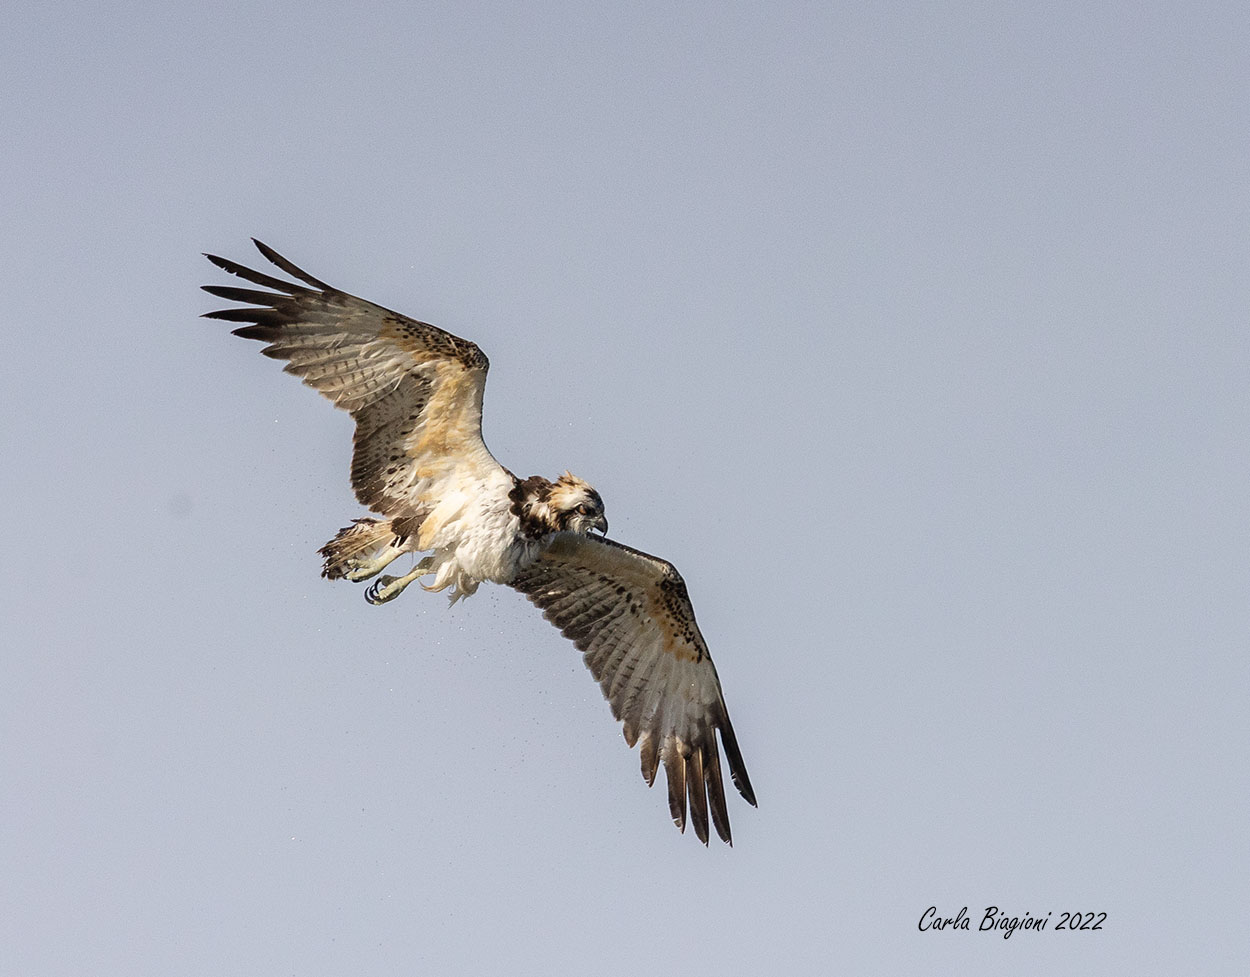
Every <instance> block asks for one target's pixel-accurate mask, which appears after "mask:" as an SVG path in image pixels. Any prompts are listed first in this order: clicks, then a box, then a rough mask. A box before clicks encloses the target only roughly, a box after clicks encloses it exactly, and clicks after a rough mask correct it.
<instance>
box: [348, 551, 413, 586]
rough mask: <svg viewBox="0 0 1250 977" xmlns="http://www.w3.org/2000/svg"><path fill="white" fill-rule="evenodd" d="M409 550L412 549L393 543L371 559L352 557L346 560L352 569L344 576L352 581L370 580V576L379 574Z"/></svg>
mask: <svg viewBox="0 0 1250 977" xmlns="http://www.w3.org/2000/svg"><path fill="white" fill-rule="evenodd" d="M408 552H410V551H409V550H406V549H404V548H403V547H402V546H395V545H393V544H392V545H389V546H387V547H386V548H385V549H383V550H382V551H381V552H380V553H378V555H377V556H375V557H374V558H373V559H371V560H359V559H355V558H353V559H350V560H348V561H346V563H347V566H349V567H351V569H350V570H348V571H347V572H346V573H344V574H343V576H344V577H346V578H347V579H348V580H350V581H352V583H360V581H362V580H368V579H369V578H370V577H375V576H377V575H378V574H379V573H381V572H382V571H383V570H385V569H386V568H387V567H388V566H390V565H391V564H392V563H394V562H395V561H396V560H397V559H399V558H400V557H401V556H403V555H404V554H405V553H408Z"/></svg>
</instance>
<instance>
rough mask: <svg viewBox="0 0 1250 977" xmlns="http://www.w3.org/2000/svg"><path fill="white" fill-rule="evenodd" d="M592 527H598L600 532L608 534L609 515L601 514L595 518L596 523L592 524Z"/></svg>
mask: <svg viewBox="0 0 1250 977" xmlns="http://www.w3.org/2000/svg"><path fill="white" fill-rule="evenodd" d="M590 528H591V529H597V530H599V532H601V533H603V535H604V536H606V535H608V519H607V517H606V516H600V517H599V518H598V519H596V520H595V524H594V525H593V526H591V527H590Z"/></svg>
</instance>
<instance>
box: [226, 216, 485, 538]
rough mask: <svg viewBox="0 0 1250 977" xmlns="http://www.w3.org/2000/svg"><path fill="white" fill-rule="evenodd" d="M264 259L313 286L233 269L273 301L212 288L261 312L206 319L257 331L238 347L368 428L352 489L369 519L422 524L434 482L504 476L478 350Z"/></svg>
mask: <svg viewBox="0 0 1250 977" xmlns="http://www.w3.org/2000/svg"><path fill="white" fill-rule="evenodd" d="M254 243H255V244H256V247H257V249H258V250H259V251H260V253H261V254H263V255H264V256H265V257H266V258H267V259H268V260H269V261H271V262H272V263H273V264H274V265H276V266H277V267H278V268H279V269H281V270H282V271H284V272H286V273H287V274H288V275H290V276H291V277H292V278H296V279H299V281H300V282H302V283H303V284H298V283H296V282H288V281H283V280H282V279H280V278H275V277H273V276H272V275H267V274H265V273H263V272H259V271H256V270H254V269H252V268H247V267H245V266H244V265H240V264H238V263H237V262H234V261H230V260H229V259H227V258H220V257H217V256H216V255H206V257H207V258H208V260H209V261H211V262H212V263H213V264H214V265H216V266H217V267H218V268H221V269H222V270H223V271H227V272H229V273H230V274H232V275H236V276H238V277H239V278H242V279H243V280H244V281H247V282H250V283H251V284H253V285H259V286H261V287H262V288H266V289H272V291H260V290H258V289H253V288H236V287H233V286H223V285H205V286H203V287H204V291H206V292H208V293H209V294H211V295H215V296H217V297H219V298H224V299H228V300H230V301H233V302H245V303H248V304H249V307H245V308H237V309H223V310H220V311H217V312H209V313H206V317H207V318H209V319H222V320H225V321H227V322H241V323H246V324H245V325H242V326H240V327H239V328H237V329H235V330H234V334H235V335H236V336H242V337H243V338H245V339H256V340H260V341H261V342H264V343H266V344H267V345H266V346H265V348H264V350H262V352H263V353H264V354H265V355H266V356H270V357H273V358H275V359H281V360H286V361H287V365H286V367H285V369H286V371H287V372H288V373H292V374H294V375H295V376H298V377H300V378H301V379H302V380H303V381H304V383H306V384H308V386H310V387H312V388H313V389H315V390H317V391H318V392H319V393H321V394H323V395H324V396H325V397H327V398H328V399H329V400H330V401H332V402H333V403H334V405H335V406H336V407H340V408H342V409H343V410H345V411H347V412H348V413H350V414H351V415H352V417H353V418H354V419H355V421H356V433H355V438H354V441H355V451H354V453H353V457H352V486H353V488H354V489H355V492H356V497H357V498H358V499H359V500H360V501H361V503H363V504H364V505H366V506H368V507H369V508H371V509H373V510H374V511H377V512H382V513H385V514H388V515H391V514H394V513H396V512H397V511H403V512H405V513H411V512H412V509H413V507H414V505H415V506H416V507H417V508H418V509H419V508H420V500H419V499H415V498H414V495H418V494H419V491H418V490H419V489H420V488H421V486H422V485H423V484H425V483H426V482H428V480H429V479H430V478H434V477H438V476H440V475H445V474H446V473H447V471H448V470H449V468H450V467H454V466H455V465H457V464H463V463H465V460H466V458H467V459H468V461H469V463H472V464H475V465H488V464H489V465H493V464H495V463H494V459H493V458H490V456H489V452H488V451H487V450H486V446H485V444H483V442H482V427H481V418H482V393H483V390H484V388H485V385H486V372H487V370H488V369H489V366H490V364H489V361H488V360H487V359H486V356H485V354H484V353H483V352H482V351H481V350H480V349H478V347H477V346H476V345H475V344H474V343H471V342H469V341H468V340H467V339H461V338H459V337H458V336H453V335H451V334H450V333H448V332H445V331H444V330H442V329H439V328H437V327H436V326H432V325H430V324H429V323H427V322H418V321H417V320H415V319H410V318H408V317H407V316H404V315H401V314H399V313H398V312H392V311H391V310H389V309H384V308H382V307H381V306H379V305H375V304H374V303H372V302H369V301H366V300H365V299H362V298H358V297H356V296H354V295H349V294H348V293H346V292H342V291H339V290H338V289H336V288H333V287H332V286H330V285H327V284H326V283H325V282H322V281H319V280H318V279H316V278H313V277H312V276H311V275H309V274H308V273H307V272H305V271H303V270H302V269H301V268H298V267H297V266H296V265H294V264H293V263H292V262H290V261H288V260H287V259H286V258H284V257H282V255H280V254H278V253H277V252H276V251H274V250H273V249H272V248H270V247H268V246H267V245H265V244H262V243H261V242H260V241H255V242H254Z"/></svg>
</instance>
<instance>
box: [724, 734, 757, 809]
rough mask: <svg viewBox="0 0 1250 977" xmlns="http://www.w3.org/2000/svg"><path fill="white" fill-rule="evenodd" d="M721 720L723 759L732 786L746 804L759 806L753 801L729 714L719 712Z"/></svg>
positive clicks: (753, 796) (749, 780)
mask: <svg viewBox="0 0 1250 977" xmlns="http://www.w3.org/2000/svg"><path fill="white" fill-rule="evenodd" d="M721 719H722V720H723V721H722V723H721V727H720V742H721V746H723V747H724V748H725V759H726V760H728V761H729V775H730V776H731V777H732V778H733V782H734V786H735V787H737V788H738V793H739V794H741V795H742V796H743V797H744V798H745V799H746V802H747V803H748V804H750V805H751V806H752V807H759V805H758V804H756V803H755V791H754V790H752V789H751V779H750V778H749V777H748V776H747V765H746V764H745V763H744V762H743V760H742V751H741V750H740V749H738V738H737V737H736V736H734V728H733V724H732V723H730V722H729V714H728V713H727V712H724V711H722V712H721Z"/></svg>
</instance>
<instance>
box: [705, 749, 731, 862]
mask: <svg viewBox="0 0 1250 977" xmlns="http://www.w3.org/2000/svg"><path fill="white" fill-rule="evenodd" d="M703 769H704V773H705V774H706V775H707V799H708V805H709V806H710V807H711V809H712V824H713V826H714V827H715V828H716V833H717V834H718V835H720V840H721V841H723V842H725V844H727V845H729V847H731V848H732V847H733V837H732V836H731V835H730V833H729V808H728V806H727V805H726V804H725V784H724V783H723V782H722V780H721V776H720V752H719V751H718V750H717V749H716V743H715V742H714V741H713V743H712V746H711V748H710V749H708V751H707V756H706V758H705V760H704V764H703Z"/></svg>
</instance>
